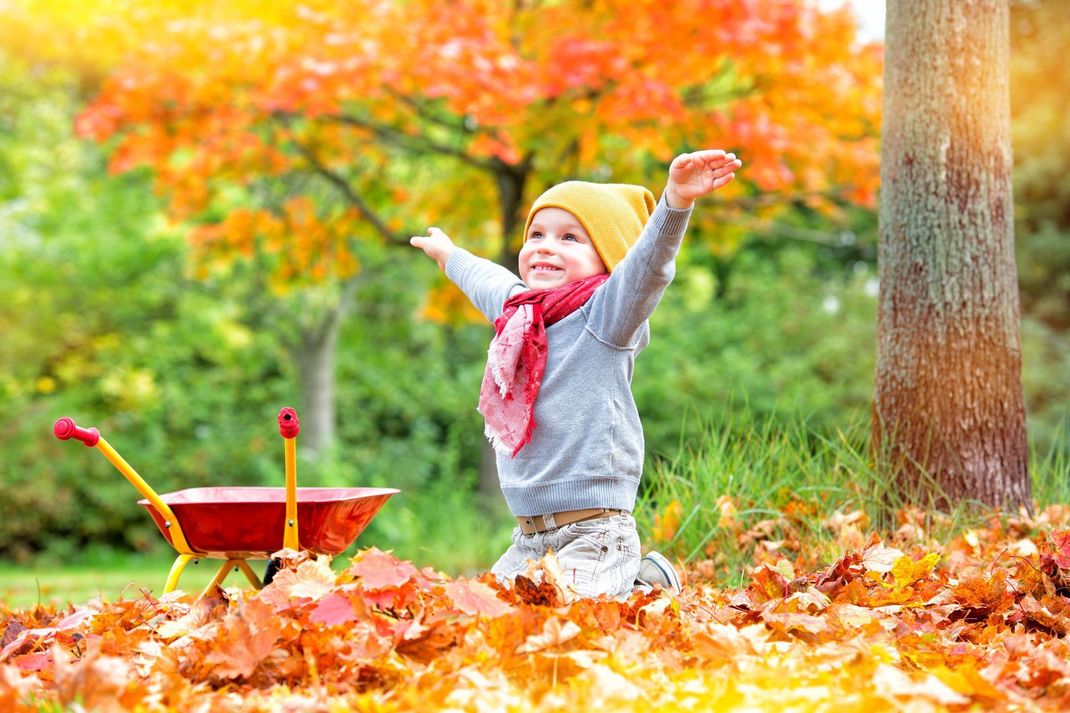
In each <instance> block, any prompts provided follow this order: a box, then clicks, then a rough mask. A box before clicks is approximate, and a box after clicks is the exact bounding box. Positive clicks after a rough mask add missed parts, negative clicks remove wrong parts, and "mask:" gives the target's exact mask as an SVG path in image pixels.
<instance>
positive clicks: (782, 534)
mask: <svg viewBox="0 0 1070 713" xmlns="http://www.w3.org/2000/svg"><path fill="white" fill-rule="evenodd" d="M706 430H707V433H708V434H709V436H708V437H707V438H706V439H704V442H703V443H702V445H701V447H699V448H696V449H684V448H681V451H680V452H679V453H678V454H676V456H675V457H673V458H671V459H665V460H662V461H660V462H659V463H658V465H657V466H656V468H655V470H654V473H653V477H651V478H650V479H649V482H648V487H647V489H646V490H645V491H644V493H643V496H642V497H641V499H640V503H639V507H638V508H637V512H636V519H637V521H638V522H639V527H640V534H641V535H642V537H643V541H644V544H649V545H650V546H651V547H652V548H655V549H659V550H661V551H662V552H663V553H665V554H667V555H670V556H672V557H676V558H679V559H682V560H686V561H690V562H694V561H696V560H710V561H711V562H712V565H713V568H714V572H715V575H716V577H717V579H718V580H719V581H721V582H722V583H723V584H725V585H739V584H740V583H741V581H742V574H741V573H742V572H745V571H747V570H748V569H749V567H750V566H751V565H752V564H753V543H748V544H744V545H741V544H740V542H739V532H740V529H739V528H736V529H735V530H733V529H732V528H728V527H722V526H720V525H719V521H720V519H721V515H722V513H721V510H720V509H719V508H718V507H717V505H716V503H717V502H718V499H719V498H721V497H722V496H728V497H730V498H731V501H732V503H733V504H734V506H735V507H736V508H737V509H736V511H735V513H734V515H733V517H734V519H735V520H736V521H737V522H738V523H740V525H741V526H742V529H744V530H746V529H749V528H751V527H755V526H756V525H758V524H759V523H762V522H763V521H764V524H765V525H766V526H767V527H768V533H767V535H766V536H764V537H763V538H762V539H769V540H777V539H785V538H786V539H790V538H791V537H795V538H797V539H798V540H799V541H802V542H803V543H805V545H806V549H807V550H808V551H809V552H810V553H811V555H814V554H815V553H816V556H817V559H818V560H820V561H822V562H829V561H832V560H833V559H834V558H836V557H838V556H839V555H841V554H842V551H841V550H842V546H841V545H840V544H839V543H837V542H836V541H835V537H836V534H835V533H834V532H833V531H832V530H831V529H830V528H826V527H825V526H824V525H823V524H822V523H823V522H824V521H825V520H826V519H827V518H828V517H829V516H831V515H833V514H835V513H837V512H839V513H850V512H854V511H859V510H860V511H862V512H864V513H866V516H867V521H868V524H869V527H868V530H870V531H874V530H875V531H877V532H880V533H883V534H884V535H888V534H890V533H891V531H892V530H894V529H895V527H896V526H897V523H896V521H895V516H896V513H897V512H898V511H900V510H901V509H902V508H903V507H904V506H905V505H906V502H905V501H904V500H903V499H901V498H900V497H899V496H897V495H896V494H895V488H894V487H893V484H892V482H891V480H890V476H889V475H888V473H887V470H886V469H881V468H877V467H875V465H874V458H873V456H872V454H871V452H870V446H869V428H868V424H866V423H864V422H863V421H861V420H859V421H857V422H855V423H853V424H851V425H849V426H847V427H845V428H844V429H843V430H840V431H837V432H836V433H834V434H821V433H817V432H814V431H813V430H811V429H809V428H808V427H807V425H806V424H805V423H803V422H800V421H794V422H787V423H785V422H784V421H778V420H775V419H768V420H766V421H765V422H764V423H762V422H755V421H754V420H753V419H752V418H751V417H750V416H749V415H748V414H746V413H745V412H738V413H737V414H735V415H734V416H726V417H725V418H724V419H723V420H722V421H720V422H717V423H711V424H710V425H708V426H707V429H706ZM1060 435H1061V437H1060V438H1057V439H1056V441H1055V445H1054V446H1053V447H1052V448H1051V450H1050V451H1049V452H1047V453H1044V454H1037V453H1033V454H1032V458H1031V463H1030V473H1031V476H1032V480H1033V490H1034V499H1035V501H1036V502H1037V504H1038V505H1039V506H1040V507H1044V506H1046V505H1048V504H1052V503H1058V502H1066V501H1067V499H1068V497H1070V483H1068V479H1067V477H1066V474H1067V472H1070V457H1068V449H1067V445H1066V438H1065V435H1066V434H1060ZM927 485H928V486H930V491H931V492H936V489H935V486H934V484H932V483H928V484H927ZM940 501H941V498H940V497H939V495H938V494H936V495H928V496H927V497H926V498H925V499H924V500H922V501H921V502H919V501H918V500H917V499H916V500H915V501H914V502H915V503H917V504H918V505H919V507H920V509H921V511H922V512H923V513H924V521H923V523H922V528H923V530H924V531H925V533H926V535H927V536H930V537H933V538H935V539H937V540H939V541H946V540H947V539H948V538H950V537H952V536H953V535H954V534H957V533H958V532H960V531H962V530H963V529H964V528H966V527H970V526H973V525H976V524H978V523H979V522H980V521H982V520H983V519H985V518H987V517H989V516H990V515H991V510H990V509H988V508H986V507H984V506H982V505H981V504H980V503H977V502H972V501H966V502H961V503H958V504H957V505H956V507H955V508H954V509H953V510H951V511H950V512H941V508H940V507H939V503H940ZM671 503H678V504H679V505H678V510H677V512H678V513H679V517H678V523H679V524H678V526H677V527H676V528H675V532H673V533H672V534H671V536H670V537H666V538H665V539H663V540H662V541H660V542H659V541H658V540H657V537H656V534H657V531H658V528H657V519H658V517H660V518H664V517H665V515H664V513H666V511H667V508H668V507H669V505H670V504H671ZM670 529H671V528H670Z"/></svg>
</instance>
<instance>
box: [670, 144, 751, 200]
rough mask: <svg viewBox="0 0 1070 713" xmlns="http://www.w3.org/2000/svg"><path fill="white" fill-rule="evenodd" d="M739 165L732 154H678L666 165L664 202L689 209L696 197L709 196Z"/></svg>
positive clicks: (706, 152) (731, 177)
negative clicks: (666, 181) (666, 178)
mask: <svg viewBox="0 0 1070 713" xmlns="http://www.w3.org/2000/svg"><path fill="white" fill-rule="evenodd" d="M742 165H743V162H742V161H740V160H739V159H737V158H736V155H735V154H734V153H725V152H724V151H722V150H721V149H708V150H706V151H695V152H693V153H684V154H680V155H679V156H677V157H676V158H674V159H673V160H672V164H670V165H669V184H668V185H667V186H666V187H665V200H666V201H667V202H668V204H669V206H670V207H672V208H690V207H691V205H692V204H693V203H694V202H695V199H696V198H701V197H702V196H704V195H706V194H707V193H713V192H714V191H716V190H717V189H718V188H720V187H721V186H724V185H726V184H727V183H728V182H730V181H731V180H732V179H733V178H735V177H736V174H735V170H736V169H738V168H739V167H740V166H742Z"/></svg>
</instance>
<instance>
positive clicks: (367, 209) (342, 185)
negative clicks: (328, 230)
mask: <svg viewBox="0 0 1070 713" xmlns="http://www.w3.org/2000/svg"><path fill="white" fill-rule="evenodd" d="M293 143H294V146H296V147H297V151H298V152H299V153H300V154H301V155H302V156H304V157H305V160H307V161H308V162H309V164H311V166H312V168H313V169H315V171H316V172H317V173H319V174H320V175H321V176H323V177H324V178H326V179H327V181H329V182H330V183H331V184H332V185H333V186H334V187H335V188H337V189H338V190H339V191H341V192H342V195H343V196H345V198H346V200H347V201H349V202H350V203H352V204H353V205H354V206H355V207H356V209H357V210H358V211H359V212H360V214H361V215H362V216H363V217H364V219H365V220H367V221H368V222H369V223H371V224H372V227H373V228H375V230H376V232H378V233H379V234H380V235H381V236H383V239H384V240H386V241H387V242H388V243H391V244H393V245H408V244H409V241H408V239H407V238H405V237H403V235H401V234H399V233H395V232H394V231H393V230H391V229H390V228H389V227H387V225H386V223H385V222H384V221H383V219H382V218H380V217H379V215H378V214H377V213H376V212H375V211H374V210H372V208H371V206H369V205H368V203H367V202H366V201H365V200H364V198H362V197H361V195H360V194H359V193H357V192H356V191H355V190H353V187H352V186H351V185H349V181H347V180H346V179H345V178H343V177H342V176H340V175H339V174H338V173H337V172H335V171H332V170H331V169H330V168H328V167H327V166H326V165H325V164H324V163H323V162H322V161H320V159H319V157H318V156H316V154H315V153H314V152H313V151H312V150H311V149H310V148H308V147H307V146H305V145H304V144H302V143H301V142H300V141H298V140H297V139H296V138H294V139H293ZM410 232H411V231H410Z"/></svg>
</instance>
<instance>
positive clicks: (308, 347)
mask: <svg viewBox="0 0 1070 713" xmlns="http://www.w3.org/2000/svg"><path fill="white" fill-rule="evenodd" d="M337 341H338V327H337V325H334V326H333V327H332V328H329V329H327V330H325V333H320V334H317V333H306V334H305V338H304V339H303V340H302V341H301V343H300V344H299V345H298V346H297V364H298V367H299V369H300V378H301V414H300V416H301V452H302V454H303V455H305V456H307V457H309V458H311V459H312V460H315V459H317V458H319V457H320V456H321V455H323V453H325V452H326V451H327V449H329V448H330V447H331V445H332V444H333V443H334V427H335V407H334V350H335V346H336V342H337Z"/></svg>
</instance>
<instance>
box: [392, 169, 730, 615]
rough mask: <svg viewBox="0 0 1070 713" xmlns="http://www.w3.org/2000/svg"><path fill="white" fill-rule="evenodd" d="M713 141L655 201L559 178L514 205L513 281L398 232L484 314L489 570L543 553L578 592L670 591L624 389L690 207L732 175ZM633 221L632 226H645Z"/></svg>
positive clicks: (504, 569)
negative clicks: (491, 511)
mask: <svg viewBox="0 0 1070 713" xmlns="http://www.w3.org/2000/svg"><path fill="white" fill-rule="evenodd" d="M741 165H742V163H741V162H740V161H738V160H737V159H736V157H735V155H734V154H726V153H725V152H724V151H721V150H707V151H697V152H695V153H687V154H682V155H680V156H677V157H676V158H675V159H674V160H673V162H672V164H671V165H670V166H669V180H668V185H667V186H666V187H665V192H664V194H663V195H662V199H661V202H660V203H658V204H657V205H655V202H654V196H653V194H651V193H650V191H648V190H647V189H645V188H643V187H641V186H630V185H624V184H597V183H585V182H580V181H569V182H567V183H562V184H559V185H557V186H554V187H553V188H551V189H550V190H548V191H546V192H545V193H543V194H542V195H541V196H540V197H539V198H538V199H537V200H536V201H535V203H534V205H533V206H532V208H531V211H530V213H529V214H528V220H527V225H526V226H525V242H524V246H523V248H521V250H520V257H519V267H520V277H519V278H518V277H517V276H516V275H514V274H513V273H512V272H510V271H509V270H506V269H505V268H503V267H500V266H499V265H497V264H495V263H492V262H490V261H487V260H483V259H481V258H477V257H475V256H474V255H472V254H471V253H469V252H468V251H466V250H464V249H462V248H460V247H456V246H455V245H454V244H453V241H451V240H450V238H449V237H448V236H447V235H446V234H445V233H443V232H442V231H441V230H439V229H438V228H428V235H427V236H417V237H413V238H412V239H411V241H410V242H411V243H412V245H414V246H415V247H418V248H420V249H421V250H423V251H424V252H425V253H427V255H429V256H430V257H432V258H434V260H435V261H436V262H437V263H438V265H439V267H440V268H442V269H443V270H445V272H446V276H447V277H449V278H450V279H451V280H452V281H453V282H455V283H456V284H457V285H458V286H459V287H460V288H461V289H462V290H463V291H464V293H465V294H466V295H467V296H468V298H469V299H470V300H472V303H473V304H474V305H475V306H476V307H477V308H478V309H479V310H480V311H481V312H482V313H483V314H484V315H485V316H486V317H487V319H489V320H490V321H491V322H493V323H494V327H495V337H494V338H493V340H492V341H491V344H490V350H489V353H488V360H487V370H486V373H485V374H484V377H483V385H482V388H481V390H480V397H479V411H480V413H481V414H482V415H483V417H484V419H485V421H486V430H487V436H488V438H490V440H491V442H492V443H493V444H494V447H495V450H496V451H497V463H498V476H499V478H500V480H501V485H502V492H503V493H504V494H505V499H506V501H507V502H508V504H509V508H510V510H511V511H512V512H513V514H514V515H515V516H516V517H517V521H518V527H517V528H516V529H515V530H514V531H513V544H512V546H511V547H510V548H509V549H508V550H507V551H506V552H505V554H503V555H502V556H501V558H500V559H499V560H498V562H497V563H496V564H495V565H494V567H493V569H492V571H493V572H494V574H495V575H497V576H498V577H499V578H500V579H512V578H513V577H515V576H516V575H517V574H519V573H521V572H523V571H524V569H525V568H526V566H527V562H528V560H532V559H538V558H540V557H542V556H543V555H545V554H546V553H547V551H548V550H550V549H553V551H554V552H555V553H556V555H557V559H558V562H559V564H560V565H561V569H562V571H563V572H564V573H565V575H566V577H567V578H568V580H569V582H567V583H568V584H571V586H572V587H573V589H575V590H576V591H577V592H578V593H579V594H581V595H584V596H597V595H600V594H605V595H608V596H611V597H615V596H619V595H622V594H624V593H626V592H628V591H630V590H631V589H632V587H633V586H634V584H635V583H636V582H637V579H638V580H639V581H638V583H640V584H644V583H647V584H649V583H657V584H660V585H662V586H663V587H665V588H672V589H674V590H676V591H678V590H679V580H678V579H677V577H676V573H675V571H673V569H672V567H671V565H669V563H668V561H667V560H666V559H665V558H664V557H662V556H661V555H659V554H657V553H651V554H649V555H647V557H646V558H643V560H642V570H643V571H642V575H643V576H642V578H640V549H639V536H638V534H637V533H636V529H635V520H634V519H632V515H631V511H632V508H633V507H634V506H635V498H636V492H637V490H638V487H639V477H640V475H641V472H642V467H643V430H642V426H641V425H640V422H639V413H638V411H637V410H636V406H635V401H634V399H633V397H632V392H631V380H632V368H633V364H634V361H635V357H636V355H637V354H638V353H639V352H640V351H642V350H643V348H644V347H646V345H647V344H648V342H649V334H650V329H649V326H648V323H647V318H648V317H649V316H650V315H651V313H653V311H654V308H655V307H657V305H658V302H659V301H660V300H661V296H662V293H663V292H664V291H665V288H666V287H667V286H668V284H669V282H670V281H671V280H672V277H673V273H674V271H675V259H676V254H677V252H678V251H679V248H680V243H681V241H682V239H683V235H684V231H685V229H686V228H687V221H688V218H689V217H690V214H691V207H692V205H693V204H694V201H695V199H696V198H699V197H701V196H704V195H706V194H707V193H711V192H713V191H714V190H716V189H718V188H720V187H721V186H723V185H725V184H726V183H728V182H729V181H731V180H732V179H733V178H734V177H735V173H734V171H735V170H736V169H738V168H739V167H740V166H741ZM644 226H645V227H644Z"/></svg>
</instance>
